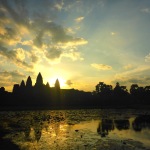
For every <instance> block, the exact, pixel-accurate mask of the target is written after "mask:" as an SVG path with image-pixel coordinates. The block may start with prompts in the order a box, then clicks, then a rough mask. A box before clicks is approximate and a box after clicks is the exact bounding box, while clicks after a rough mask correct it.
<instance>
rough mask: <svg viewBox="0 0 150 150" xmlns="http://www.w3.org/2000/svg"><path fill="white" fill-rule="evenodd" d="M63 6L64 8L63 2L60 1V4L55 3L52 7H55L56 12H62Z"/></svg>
mask: <svg viewBox="0 0 150 150" xmlns="http://www.w3.org/2000/svg"><path fill="white" fill-rule="evenodd" d="M63 6H64V2H63V1H60V2H58V3H56V4H55V5H54V7H55V8H56V9H57V10H59V11H61V10H62V8H63Z"/></svg>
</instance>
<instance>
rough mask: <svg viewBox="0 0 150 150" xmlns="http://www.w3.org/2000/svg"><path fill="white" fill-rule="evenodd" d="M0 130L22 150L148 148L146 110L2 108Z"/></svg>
mask: <svg viewBox="0 0 150 150" xmlns="http://www.w3.org/2000/svg"><path fill="white" fill-rule="evenodd" d="M0 131H1V135H0V136H1V139H2V141H5V140H6V141H7V140H9V141H11V142H12V143H14V144H15V145H17V146H18V147H19V149H22V150H32V149H37V150H43V149H44V150H49V149H51V150H52V149H53V150H58V149H62V150H65V149H66V150H69V149H70V150H82V149H83V150H85V149H86V150H88V149H89V150H94V149H95V150H96V149H105V150H107V149H108V150H111V149H113V150H114V149H116V150H117V149H124V150H125V149H129V150H130V149H131V150H132V149H141V150H144V149H145V150H146V149H150V142H149V141H150V111H146V110H111V109H105V110H98V109H89V110H85V109H83V110H53V111H52V110H50V111H16V112H5V111H4V112H0ZM7 142H8V141H7ZM5 143H6V142H5ZM2 144H3V143H2ZM4 146H6V145H4Z"/></svg>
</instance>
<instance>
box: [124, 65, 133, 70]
mask: <svg viewBox="0 0 150 150" xmlns="http://www.w3.org/2000/svg"><path fill="white" fill-rule="evenodd" d="M132 67H133V66H132V65H131V64H128V65H125V66H124V67H123V68H124V69H125V70H128V69H131V68H132Z"/></svg>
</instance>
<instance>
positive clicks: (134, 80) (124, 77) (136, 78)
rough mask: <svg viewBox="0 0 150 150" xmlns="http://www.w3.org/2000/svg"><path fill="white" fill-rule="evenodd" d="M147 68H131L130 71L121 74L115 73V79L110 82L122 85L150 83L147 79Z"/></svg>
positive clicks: (149, 79) (148, 69)
mask: <svg viewBox="0 0 150 150" xmlns="http://www.w3.org/2000/svg"><path fill="white" fill-rule="evenodd" d="M149 71H150V67H149V66H138V67H137V68H133V69H132V70H129V71H125V72H122V73H117V74H116V75H115V77H114V78H115V79H114V80H113V81H112V82H113V83H116V82H119V83H122V84H126V85H127V84H142V85H145V84H148V83H149V81H150V78H149Z"/></svg>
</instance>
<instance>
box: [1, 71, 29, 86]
mask: <svg viewBox="0 0 150 150" xmlns="http://www.w3.org/2000/svg"><path fill="white" fill-rule="evenodd" d="M24 78H26V76H25V75H24V74H23V73H21V72H19V71H17V70H14V71H1V72H0V85H1V86H12V85H13V84H14V83H20V81H21V80H22V79H24Z"/></svg>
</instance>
